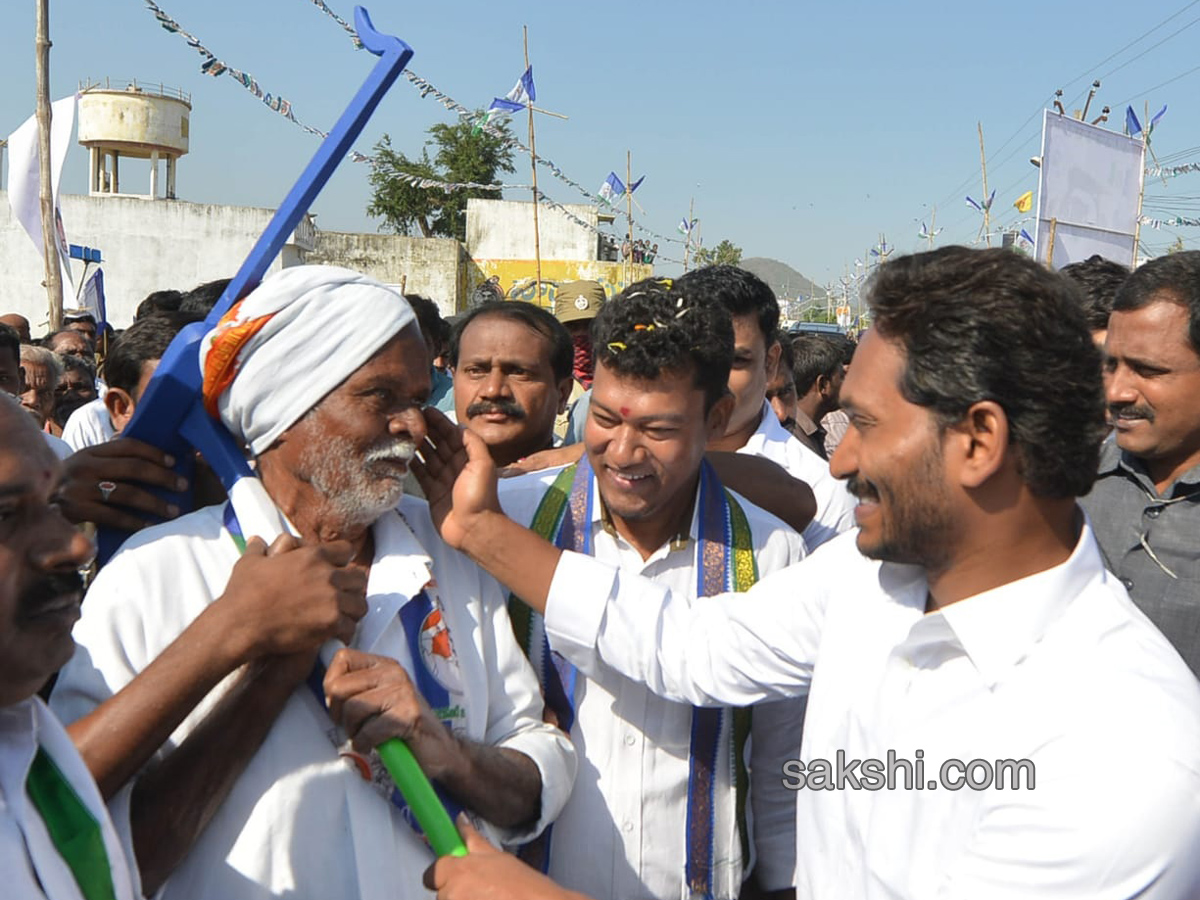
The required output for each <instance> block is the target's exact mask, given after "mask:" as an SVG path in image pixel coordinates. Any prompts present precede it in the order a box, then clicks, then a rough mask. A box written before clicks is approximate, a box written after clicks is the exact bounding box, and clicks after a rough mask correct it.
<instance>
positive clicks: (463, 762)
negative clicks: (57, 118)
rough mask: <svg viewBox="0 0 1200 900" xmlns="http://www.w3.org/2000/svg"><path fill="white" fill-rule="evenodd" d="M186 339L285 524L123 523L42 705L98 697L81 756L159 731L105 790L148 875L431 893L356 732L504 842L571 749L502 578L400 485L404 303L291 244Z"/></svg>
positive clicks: (413, 414)
mask: <svg viewBox="0 0 1200 900" xmlns="http://www.w3.org/2000/svg"><path fill="white" fill-rule="evenodd" d="M200 356H201V358H200V360H199V364H200V366H201V368H202V370H203V372H204V401H205V406H206V408H207V409H208V410H209V412H210V413H212V414H213V415H214V416H217V417H219V419H220V421H221V422H222V423H223V424H224V425H225V427H226V428H228V429H229V430H230V431H231V432H232V433H233V435H234V436H235V437H236V438H237V439H238V440H240V441H242V442H243V443H244V444H245V445H246V446H247V447H248V448H249V451H250V452H251V454H252V455H253V457H254V459H255V461H256V466H257V471H258V474H259V477H260V478H261V480H262V484H263V486H264V487H265V489H266V491H267V493H268V494H269V495H270V497H271V499H272V500H273V501H274V502H275V504H276V505H277V507H278V508H279V510H280V511H281V512H282V513H283V514H284V515H285V516H286V517H287V519H288V521H289V522H290V523H291V525H292V526H293V527H294V529H295V531H296V533H297V534H298V535H299V541H297V540H296V539H295V538H291V537H284V538H281V539H279V540H278V541H276V542H275V544H273V545H272V546H271V548H269V549H268V548H266V547H265V545H264V543H263V542H262V541H261V540H259V539H257V538H255V537H254V536H253V535H252V534H246V533H244V532H243V530H242V527H241V524H240V522H239V520H238V516H237V511H236V509H235V508H234V505H231V504H223V505H219V506H214V507H209V508H206V509H202V510H199V511H197V512H195V513H192V514H190V515H187V516H184V517H182V518H180V519H178V520H176V521H174V522H170V523H167V524H164V525H160V526H157V527H154V528H151V529H148V530H146V531H143V532H141V533H139V534H138V535H137V536H136V537H134V538H133V539H131V540H130V541H129V542H128V543H127V544H126V545H125V546H124V547H123V548H122V549H121V551H120V552H119V553H118V554H117V555H116V556H115V557H114V558H113V559H112V561H111V562H110V563H109V564H108V565H107V566H106V567H105V568H104V569H103V570H102V571H101V573H100V575H99V576H98V577H97V579H96V582H95V584H94V585H93V586H92V588H91V590H90V591H89V593H88V596H87V600H86V602H85V603H84V606H83V610H84V611H83V618H82V620H81V621H80V624H79V626H78V627H77V629H76V632H75V634H76V640H77V642H78V644H79V645H80V649H79V652H78V653H77V654H76V656H75V658H74V659H73V660H72V662H71V663H70V664H68V666H67V667H66V668H65V669H64V670H63V672H62V675H61V678H60V680H59V683H58V685H57V686H56V688H55V691H54V696H53V699H52V705H53V706H54V707H55V709H56V711H57V712H59V714H60V715H61V716H62V717H63V719H64V720H65V721H71V720H74V719H77V718H79V717H80V716H87V717H91V718H92V720H93V724H94V725H95V727H93V728H92V729H90V730H91V734H90V735H77V740H79V741H80V744H81V747H82V748H83V750H84V757H85V759H87V760H88V763H89V766H90V767H92V770H93V772H96V771H97V768H104V766H105V765H108V766H109V767H110V769H112V768H115V766H114V764H113V761H112V760H111V759H108V760H107V762H105V753H106V752H107V754H108V755H109V757H111V755H112V753H113V751H112V750H111V749H110V750H108V751H105V750H104V749H103V748H102V747H101V745H103V744H104V743H105V741H104V740H102V739H101V738H102V737H106V738H107V741H108V742H109V743H114V742H115V744H116V745H117V746H124V747H127V748H128V749H129V750H130V752H136V750H137V748H135V747H133V746H132V745H133V744H134V743H135V739H134V738H131V737H130V736H128V735H127V734H126V728H127V727H128V728H129V729H132V731H134V732H136V743H137V744H138V748H140V749H142V750H145V749H146V745H147V744H153V740H152V736H153V735H154V734H158V735H160V738H159V739H160V740H163V739H165V743H163V745H162V747H161V749H159V750H158V751H157V753H155V754H154V757H153V759H151V760H149V762H148V763H147V764H146V765H144V766H141V767H140V768H139V770H138V771H137V773H136V774H135V775H134V777H132V778H131V779H129V781H128V783H127V784H125V785H124V786H122V787H121V788H120V789H119V790H116V791H115V794H114V796H113V798H112V800H111V801H110V807H111V809H112V811H113V817H114V820H115V821H116V823H117V825H118V828H120V829H123V830H124V833H125V838H126V840H127V842H128V843H129V844H131V845H132V847H133V849H134V851H135V853H136V856H137V860H138V864H139V868H140V870H141V872H142V875H143V885H144V886H145V888H146V890H147V893H148V894H149V893H153V892H154V891H155V890H157V889H158V888H159V887H160V886H162V887H163V893H162V894H161V896H163V897H166V898H185V897H187V898H190V897H196V898H199V897H207V898H216V897H219V898H222V900H239V898H259V897H275V896H281V895H287V896H289V897H312V898H321V900H327V898H343V897H344V898H364V900H374V898H385V897H386V898H389V900H392V898H405V897H422V896H425V891H424V889H423V888H422V887H421V883H420V879H421V872H422V870H423V869H424V868H425V867H426V866H427V865H428V864H429V862H430V861H431V860H432V853H431V851H430V850H429V849H428V847H427V846H426V844H425V842H424V840H423V838H422V837H421V836H420V834H419V833H418V832H417V831H416V830H415V829H414V826H413V825H412V816H411V814H410V812H409V810H408V809H407V807H406V806H405V805H404V801H403V798H402V797H400V795H399V793H398V792H396V791H395V789H394V788H393V787H392V785H391V783H390V781H389V780H388V778H387V775H386V773H385V772H383V770H382V768H381V765H380V763H379V760H378V757H377V755H376V754H375V753H374V751H373V749H372V748H373V747H376V746H378V745H379V744H380V743H381V742H383V741H384V740H386V739H388V738H391V737H401V738H404V739H406V740H407V741H408V742H409V745H410V747H411V748H412V750H413V752H414V754H415V755H416V757H417V759H418V761H419V762H420V764H421V766H422V768H423V769H424V770H425V772H426V774H428V775H429V776H430V778H431V779H432V780H433V781H434V784H435V787H437V788H438V790H439V792H440V793H442V795H443V799H444V801H445V802H446V803H447V805H448V806H449V807H450V808H451V810H452V811H454V810H456V809H463V810H465V811H467V812H469V813H471V814H473V816H474V817H475V818H476V820H477V821H479V822H481V823H483V824H484V825H485V827H486V828H487V829H488V830H489V831H490V832H491V833H492V835H493V836H494V837H495V838H496V839H497V840H500V841H501V842H506V843H516V842H520V841H524V840H527V839H529V838H531V837H532V836H533V835H535V834H537V833H538V832H540V830H541V829H542V828H543V827H544V826H545V824H546V823H547V822H549V821H550V820H552V819H553V818H554V817H555V816H556V815H557V813H558V811H559V810H560V809H561V807H562V805H563V803H564V802H565V799H566V796H567V794H568V793H569V791H570V787H571V783H572V780H573V776H574V766H575V759H574V756H573V751H572V749H571V746H570V743H569V742H568V741H567V740H566V738H565V737H564V736H563V735H562V733H561V732H559V731H558V730H557V729H554V728H552V727H551V726H549V725H546V724H544V723H543V721H542V703H541V697H540V695H539V692H538V686H537V680H536V678H535V676H534V673H533V671H532V669H531V668H530V667H529V665H528V664H527V663H526V662H525V659H524V657H523V656H522V654H521V651H520V650H519V649H518V647H517V645H516V643H515V641H514V639H513V634H512V627H511V624H510V623H509V621H508V617H507V613H506V611H505V605H504V599H505V598H504V595H503V593H502V592H501V589H500V587H499V585H498V584H497V583H496V582H494V581H492V580H491V579H490V578H489V577H488V576H487V575H485V574H483V573H482V572H481V571H480V570H479V569H477V568H476V567H475V566H474V565H473V564H471V563H470V562H469V561H468V560H467V559H466V558H465V557H463V556H461V555H459V554H458V553H456V552H454V551H453V550H451V549H449V548H448V547H447V546H446V545H445V544H443V543H442V542H441V540H440V539H439V538H438V536H437V534H436V532H435V530H434V529H433V526H432V524H431V521H430V518H429V512H428V509H427V507H426V506H425V504H424V503H423V502H422V501H420V500H416V499H413V498H409V497H402V489H401V482H402V480H403V478H404V476H405V474H406V472H407V469H408V461H409V460H410V459H411V457H412V455H413V453H414V452H415V449H416V448H417V447H419V446H420V445H421V444H422V442H423V441H424V439H425V420H424V417H423V414H422V411H421V406H422V404H423V402H424V401H425V399H426V397H427V395H428V392H429V360H428V359H427V358H426V351H425V345H424V342H423V341H422V339H421V334H420V331H419V330H418V328H417V325H416V322H415V317H414V316H413V313H412V310H411V309H410V308H409V306H408V304H407V303H406V302H405V300H404V299H403V298H402V297H401V296H400V295H399V294H397V293H395V292H394V291H392V290H390V289H388V288H386V287H384V286H383V285H380V284H378V283H376V282H374V281H371V280H370V279H367V278H365V277H363V276H360V275H357V274H355V273H353V272H349V271H346V270H344V269H336V268H330V267H315V266H314V267H297V268H292V269H286V270H284V271H282V272H280V273H278V274H275V275H273V276H271V277H269V278H267V279H266V280H265V281H264V282H263V283H262V284H261V285H260V286H259V287H258V288H257V289H256V290H255V291H253V292H252V293H251V294H250V295H249V296H247V297H246V298H245V299H244V300H243V301H241V302H240V303H239V304H237V305H235V306H234V307H233V308H232V309H231V310H230V312H229V314H228V315H227V316H225V318H224V319H223V320H222V321H221V322H220V323H219V324H218V326H217V327H216V328H215V329H213V331H212V332H211V333H210V334H209V335H208V336H207V337H206V338H205V339H204V341H203V342H202V346H201V353H200ZM306 598H308V599H306ZM335 637H336V638H338V639H340V640H342V641H344V642H345V643H346V644H348V647H347V648H345V649H342V650H340V651H338V653H337V655H336V656H334V657H333V658H332V660H331V661H329V663H328V669H327V670H326V667H325V665H324V664H323V663H322V661H321V660H322V657H321V655H319V654H318V649H319V647H320V646H321V645H322V644H323V643H324V642H325V641H327V640H328V639H330V638H335ZM167 660H170V664H167V663H166V662H165V661H167ZM139 673H141V675H140V677H139ZM181 673H182V674H181ZM148 676H152V677H148ZM118 692H120V694H118ZM114 695H117V696H115V697H114ZM193 707H194V708H193ZM106 708H107V709H106ZM138 712H140V715H137V714H135V713H138ZM180 720H182V721H180ZM86 721H87V720H86V719H85V722H86ZM99 723H104V727H101V726H100V724H99ZM84 730H86V729H84ZM72 734H73V735H75V734H76V732H75V731H73V732H72ZM89 746H90V747H92V748H93V750H92V752H91V753H89V750H88V748H89ZM154 746H157V745H156V744H155V745H154ZM96 748H99V749H96ZM151 749H153V748H151ZM97 761H99V763H98V762H97ZM97 774H98V780H100V781H101V783H102V786H103V784H104V782H105V780H106V778H107V780H109V781H113V780H117V779H114V778H113V777H112V772H111V771H105V772H100V773H97ZM101 776H104V777H101Z"/></svg>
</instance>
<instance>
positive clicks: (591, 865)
mask: <svg viewBox="0 0 1200 900" xmlns="http://www.w3.org/2000/svg"><path fill="white" fill-rule="evenodd" d="M560 471H561V470H560V469H550V470H547V471H545V472H538V473H534V474H532V475H525V476H521V477H519V478H506V479H504V480H503V481H502V482H501V484H500V502H501V504H502V505H503V507H504V511H505V513H506V514H507V515H508V516H509V517H510V518H511V519H513V521H515V522H521V523H523V524H530V523H532V521H533V518H534V513H535V512H536V510H537V507H538V504H539V503H540V501H541V499H542V497H543V495H544V494H545V492H546V490H547V489H548V488H549V487H550V486H551V485H552V484H553V483H554V480H555V478H556V477H557V476H558V474H559V472H560ZM592 490H593V498H592V503H590V504H589V506H590V508H591V509H592V510H593V514H592V517H591V522H590V529H591V538H592V552H593V555H594V557H595V558H596V559H597V560H600V561H602V562H605V563H607V564H609V565H612V566H615V567H617V568H619V569H621V570H622V571H625V572H631V573H634V574H639V575H643V576H645V577H646V578H650V579H652V580H653V581H654V582H655V583H656V584H661V585H665V586H667V587H669V588H670V589H671V590H672V591H674V592H677V593H679V594H680V595H681V596H685V597H689V598H691V599H695V597H696V584H697V578H696V569H697V565H698V561H697V558H696V557H697V549H698V546H699V545H698V539H699V535H700V523H699V508H698V504H697V505H696V508H695V509H694V510H693V514H692V517H691V522H690V525H689V527H688V529H687V531H686V533H684V534H682V535H680V536H679V537H678V538H674V539H672V540H670V541H668V542H667V543H666V544H664V545H663V546H661V547H659V548H658V550H657V551H655V552H654V553H653V554H652V555H651V556H650V557H649V558H648V559H646V560H643V559H642V557H641V555H640V554H639V553H638V552H637V551H636V550H635V549H634V548H633V547H632V546H630V544H629V543H628V542H627V541H626V540H625V539H623V538H622V537H621V536H620V534H618V533H617V531H616V530H615V529H614V528H613V527H612V524H611V523H610V522H606V521H605V518H606V517H604V516H603V515H602V513H601V509H602V503H601V501H600V496H599V494H600V491H599V488H598V487H597V486H596V484H595V483H593V486H592ZM696 493H697V494H698V493H699V488H698V487H697V490H696ZM734 497H735V499H736V501H737V502H738V504H739V505H740V506H741V508H742V510H743V511H744V512H745V514H746V519H747V521H748V524H749V526H750V532H751V534H752V536H753V546H754V559H755V562H756V564H757V567H758V573H759V576H760V577H766V576H767V575H768V574H770V573H771V572H775V571H778V570H779V569H782V568H784V567H785V566H788V565H791V564H792V563H794V562H796V561H798V560H799V559H801V558H802V557H803V556H804V545H803V541H802V540H801V539H800V536H799V535H798V534H797V533H796V532H795V531H793V530H792V529H791V528H789V527H788V526H787V525H785V524H784V523H783V522H781V521H779V519H777V518H775V517H774V516H772V515H771V514H770V513H767V512H764V511H763V510H761V509H759V508H758V507H757V506H754V505H753V504H751V503H750V502H749V501H748V500H746V499H745V498H743V497H741V496H738V495H736V494H735V495H734ZM565 602H568V603H569V602H570V600H569V598H568V599H566V600H565ZM552 646H553V644H552ZM692 709H693V707H692V706H691V705H690V704H686V703H676V702H672V701H669V700H663V699H662V698H660V697H656V696H655V695H654V694H653V693H651V692H650V691H649V690H648V689H647V688H646V687H645V686H644V685H641V684H639V683H637V682H635V681H632V680H630V679H628V678H626V677H625V676H623V675H621V674H620V673H619V672H617V671H616V670H615V669H612V668H610V667H608V666H606V665H603V664H601V665H598V666H594V667H591V668H590V670H589V673H588V675H587V676H586V677H580V678H579V680H578V681H577V683H576V688H575V724H574V726H573V727H572V729H571V740H572V741H573V742H574V744H575V749H576V752H577V754H578V756H579V773H578V775H577V776H576V779H575V789H574V791H573V792H572V794H571V798H570V800H568V802H567V805H566V806H565V807H564V808H563V811H562V814H561V815H560V816H559V818H558V820H557V821H556V822H555V824H554V831H553V840H552V841H551V844H550V866H549V869H548V872H549V874H550V876H551V877H552V878H554V880H555V881H557V882H558V883H559V884H562V885H564V886H566V887H569V888H572V889H574V890H578V891H582V892H586V893H588V894H589V895H590V896H593V897H614V898H615V897H658V898H683V897H687V896H688V893H687V889H686V886H685V881H684V878H683V874H684V871H683V861H684V859H685V858H686V854H687V846H686V839H687V824H686V816H687V799H688V748H689V744H690V737H691V727H692ZM803 717H804V706H803V699H802V698H801V699H791V700H785V701H782V702H779V703H763V704H758V705H756V706H755V707H754V709H753V712H752V718H751V723H752V724H751V740H750V742H749V745H748V752H749V755H750V758H749V766H750V772H751V777H750V807H751V808H750V816H749V821H748V822H747V823H744V824H747V825H748V826H749V830H750V832H751V834H752V835H753V840H752V842H750V845H751V847H752V854H753V860H751V859H744V858H742V844H741V839H740V836H739V832H738V830H737V828H738V825H739V823H738V822H737V820H736V814H735V812H734V810H733V809H732V806H733V803H734V799H735V798H734V792H733V791H728V792H725V793H724V794H722V795H720V796H718V798H717V801H718V803H719V804H721V810H720V812H719V814H718V820H719V821H720V822H721V823H722V824H723V825H724V826H725V827H724V829H723V830H722V833H721V834H720V835H719V837H718V839H717V842H716V852H715V853H714V860H713V863H714V866H713V868H714V876H713V883H714V895H713V896H715V897H718V898H736V897H737V896H738V893H739V891H740V889H741V882H742V878H743V874H744V873H745V872H748V871H749V870H750V866H751V862H752V861H753V865H754V871H755V877H756V880H757V881H758V883H759V885H760V886H762V887H764V888H765V889H768V890H777V889H782V888H787V887H791V886H792V885H793V884H794V883H795V881H794V879H795V871H794V869H795V853H796V817H795V797H794V796H793V794H792V792H791V791H789V790H787V788H785V787H784V786H783V783H782V780H781V779H780V778H778V777H776V776H775V773H778V772H779V771H781V770H782V767H783V764H784V762H785V761H786V760H788V759H792V758H794V757H795V756H796V754H797V753H798V752H799V746H798V745H799V734H800V725H801V723H802V721H803ZM728 750H729V748H728V746H724V747H723V748H722V751H721V757H720V759H719V760H718V762H717V767H718V768H728V767H731V766H732V765H733V763H732V760H730V759H729V752H728ZM730 826H733V827H730Z"/></svg>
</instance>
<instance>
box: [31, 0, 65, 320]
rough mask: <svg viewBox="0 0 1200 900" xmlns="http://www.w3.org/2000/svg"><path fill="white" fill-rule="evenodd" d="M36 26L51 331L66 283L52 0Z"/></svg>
mask: <svg viewBox="0 0 1200 900" xmlns="http://www.w3.org/2000/svg"><path fill="white" fill-rule="evenodd" d="M36 27H37V38H36V41H35V45H34V46H35V47H36V50H37V54H36V56H35V60H36V65H35V68H36V75H37V91H36V102H37V125H38V174H39V177H40V179H41V185H40V186H39V190H38V199H39V200H40V201H41V209H42V255H43V256H44V257H45V268H46V282H45V283H46V297H47V301H48V303H49V307H50V331H51V333H53V332H55V331H58V329H60V328H61V327H62V310H63V283H62V269H61V268H60V266H61V263H60V262H59V258H58V223H57V222H56V221H55V216H54V185H53V184H52V183H51V177H50V168H51V166H50V116H51V112H50V0H38V5H37V23H36Z"/></svg>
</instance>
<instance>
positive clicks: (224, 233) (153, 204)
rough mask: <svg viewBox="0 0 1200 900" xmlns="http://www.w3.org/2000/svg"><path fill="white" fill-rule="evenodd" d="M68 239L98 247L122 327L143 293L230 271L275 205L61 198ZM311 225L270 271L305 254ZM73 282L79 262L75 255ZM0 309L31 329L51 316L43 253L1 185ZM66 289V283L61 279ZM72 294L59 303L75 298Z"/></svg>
mask: <svg viewBox="0 0 1200 900" xmlns="http://www.w3.org/2000/svg"><path fill="white" fill-rule="evenodd" d="M60 200H61V207H62V217H63V223H64V225H65V227H66V230H67V239H68V241H70V242H71V243H72V244H82V245H85V246H89V247H94V248H96V249H98V250H100V252H101V254H102V256H103V260H104V262H103V269H104V286H105V296H106V299H107V305H108V317H109V321H110V322H112V324H113V325H114V326H115V327H117V328H124V327H126V326H128V325H129V323H130V322H132V321H133V313H134V310H136V309H137V305H138V303H140V302H141V301H142V300H143V299H144V298H145V297H146V295H147V294H149V293H151V292H153V291H157V290H164V289H170V288H173V289H176V290H190V289H191V288H193V287H195V286H196V285H198V284H202V283H204V282H206V281H211V280H213V279H215V278H228V277H231V276H233V275H234V274H235V273H236V272H237V270H238V268H239V267H240V266H241V264H242V262H243V261H244V260H245V258H246V256H247V255H248V254H249V252H250V250H251V248H252V247H253V246H254V243H255V241H257V240H258V238H259V235H261V234H262V232H263V230H264V229H265V228H266V226H267V223H268V222H269V221H270V219H271V216H272V215H273V214H274V210H270V209H258V208H255V207H247V206H221V205H217V204H210V203H188V202H185V201H182V200H144V199H139V198H132V197H86V196H80V195H75V194H64V195H63V196H62V197H61V198H60ZM312 241H313V227H312V222H311V220H309V219H305V220H304V221H303V222H302V223H301V226H300V227H299V228H297V230H296V233H295V234H293V235H292V236H291V239H290V241H289V242H288V244H287V245H286V246H285V247H284V249H283V252H282V253H281V254H280V256H279V257H278V258H277V259H276V260H275V261H274V263H272V265H271V269H270V271H276V270H278V269H280V268H282V267H283V266H285V265H295V264H297V263H298V262H302V261H303V257H304V255H305V253H306V252H307V251H308V250H309V249H310V248H311V247H312ZM71 265H72V271H73V272H74V275H75V282H76V287H78V286H79V284H80V282H81V275H82V272H83V264H82V263H81V262H79V261H78V260H72V263H71ZM0 272H2V273H3V277H0V314H2V313H10V312H16V313H20V314H21V315H23V316H25V317H26V318H28V319H29V321H30V322H31V323H32V326H33V333H34V335H35V336H37V335H40V334H44V333H45V331H46V322H47V321H48V319H49V316H48V313H47V309H46V291H45V288H43V287H42V279H43V277H44V275H43V266H42V255H41V253H40V252H39V250H38V248H37V247H35V246H34V244H33V241H31V240H30V239H29V235H27V234H26V233H25V231H24V229H22V228H21V225H20V223H18V222H17V220H16V219H15V218H14V217H13V215H12V208H11V207H10V205H9V203H8V195H7V194H6V193H4V192H0ZM64 289H65V291H66V292H69V291H70V286H69V285H64ZM73 305H74V304H73V302H72V298H71V297H70V296H66V297H64V306H65V307H66V308H68V309H69V308H71V307H72V306H73Z"/></svg>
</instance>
